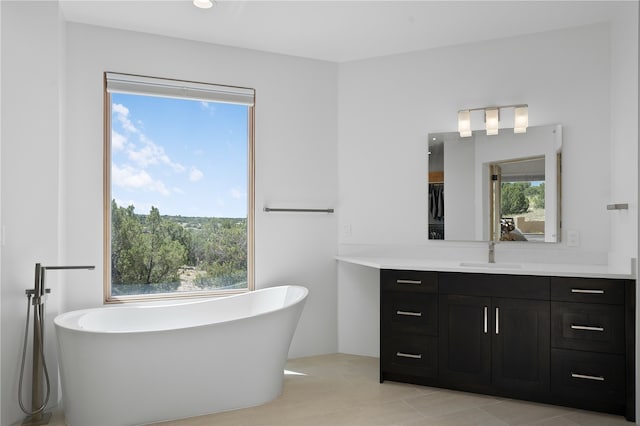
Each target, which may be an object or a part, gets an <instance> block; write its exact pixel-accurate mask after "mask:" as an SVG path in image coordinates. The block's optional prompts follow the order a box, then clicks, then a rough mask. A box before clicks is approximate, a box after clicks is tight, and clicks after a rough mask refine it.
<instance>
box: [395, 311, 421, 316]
mask: <svg viewBox="0 0 640 426" xmlns="http://www.w3.org/2000/svg"><path fill="white" fill-rule="evenodd" d="M396 315H404V316H407V317H421V316H422V312H410V311H396Z"/></svg>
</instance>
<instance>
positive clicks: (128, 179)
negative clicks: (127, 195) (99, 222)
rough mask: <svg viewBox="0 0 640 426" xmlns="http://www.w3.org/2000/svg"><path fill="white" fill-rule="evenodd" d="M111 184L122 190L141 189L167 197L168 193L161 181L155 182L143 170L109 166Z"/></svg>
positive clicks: (115, 165) (126, 166)
mask: <svg viewBox="0 0 640 426" xmlns="http://www.w3.org/2000/svg"><path fill="white" fill-rule="evenodd" d="M111 182H112V183H113V184H114V185H116V186H120V187H123V188H130V189H142V190H145V191H149V192H158V193H160V194H162V195H169V194H170V191H169V190H168V189H167V187H166V186H165V185H164V183H163V182H162V181H159V180H155V179H153V178H152V177H151V175H150V174H149V173H147V172H146V171H145V170H140V169H135V168H133V167H131V166H128V165H124V166H122V167H120V166H118V165H117V164H112V165H111Z"/></svg>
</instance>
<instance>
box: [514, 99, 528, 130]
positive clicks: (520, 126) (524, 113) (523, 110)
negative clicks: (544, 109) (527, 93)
mask: <svg viewBox="0 0 640 426" xmlns="http://www.w3.org/2000/svg"><path fill="white" fill-rule="evenodd" d="M527 126H529V107H528V106H526V105H518V106H517V107H515V108H514V118H513V133H526V132H527Z"/></svg>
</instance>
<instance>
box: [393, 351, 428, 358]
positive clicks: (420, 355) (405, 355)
mask: <svg viewBox="0 0 640 426" xmlns="http://www.w3.org/2000/svg"><path fill="white" fill-rule="evenodd" d="M396 356H398V357H401V358H411V359H422V354H407V353H404V352H396Z"/></svg>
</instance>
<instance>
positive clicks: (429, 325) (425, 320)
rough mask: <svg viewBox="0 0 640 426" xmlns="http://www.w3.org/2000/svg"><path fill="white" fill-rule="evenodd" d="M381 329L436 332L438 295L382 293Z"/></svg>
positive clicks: (420, 332) (434, 333)
mask: <svg viewBox="0 0 640 426" xmlns="http://www.w3.org/2000/svg"><path fill="white" fill-rule="evenodd" d="M381 297H382V300H381V303H382V318H381V319H382V329H383V332H384V331H385V330H387V329H388V330H390V331H391V330H395V331H404V332H411V333H418V334H430V335H433V336H435V335H437V334H438V295H436V294H422V293H421V294H410V293H402V292H384V293H382V296H381Z"/></svg>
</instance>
